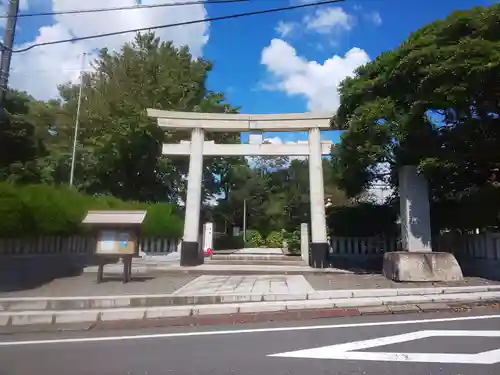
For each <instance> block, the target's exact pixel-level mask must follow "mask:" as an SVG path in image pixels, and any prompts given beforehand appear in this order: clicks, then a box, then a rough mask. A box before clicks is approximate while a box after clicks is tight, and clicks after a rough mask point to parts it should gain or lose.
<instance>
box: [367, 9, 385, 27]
mask: <svg viewBox="0 0 500 375" xmlns="http://www.w3.org/2000/svg"><path fill="white" fill-rule="evenodd" d="M366 17H367V18H368V19H369V20H370V21H372V22H373V23H374V24H375V25H376V26H380V25H382V17H381V16H380V13H379V12H377V11H373V12H370V13H368V14H367V15H366Z"/></svg>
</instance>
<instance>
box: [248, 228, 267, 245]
mask: <svg viewBox="0 0 500 375" xmlns="http://www.w3.org/2000/svg"><path fill="white" fill-rule="evenodd" d="M264 245H265V241H264V239H263V238H262V236H261V235H260V233H259V232H258V231H256V230H252V229H251V230H247V233H246V244H245V247H261V246H264Z"/></svg>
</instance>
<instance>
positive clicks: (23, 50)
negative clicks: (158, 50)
mask: <svg viewBox="0 0 500 375" xmlns="http://www.w3.org/2000/svg"><path fill="white" fill-rule="evenodd" d="M344 1H345V0H327V1H318V2H314V3H307V4H300V5H289V6H286V7H281V8H271V9H264V10H257V11H253V12H245V13H235V14H229V15H226V16H219V17H212V18H204V19H198V20H193V21H185V22H177V23H171V24H166V25H158V26H150V27H141V28H138V29H128V30H122V31H114V32H110V33H105V34H96V35H89V36H82V37H77V38H70V39H61V40H55V41H52V42H42V43H35V44H32V45H31V46H29V47H26V48H21V49H17V50H11V52H12V53H21V52H26V51H29V50H32V49H33V48H36V47H42V46H50V45H54V44H62V43H72V42H78V41H82V40H89V39H97V38H106V37H110V36H116V35H122V34H129V33H138V32H141V31H150V30H158V29H167V28H171V27H177V26H185V25H193V24H197V23H205V22H214V21H222V20H228V19H233V18H241V17H248V16H255V15H258V14H267V13H275V12H283V11H287V10H293V9H300V8H310V7H316V6H320V5H327V4H333V3H340V2H344ZM4 48H7V47H6V46H4Z"/></svg>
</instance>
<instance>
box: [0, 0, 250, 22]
mask: <svg viewBox="0 0 500 375" xmlns="http://www.w3.org/2000/svg"><path fill="white" fill-rule="evenodd" d="M248 1H249V0H197V1H182V2H177V3H166V4H149V5H148V4H137V5H127V6H121V7H109V8H93V9H72V10H61V11H56V12H40V13H19V14H18V15H17V17H18V18H22V17H41V16H58V15H62V14H82V13H102V12H115V11H120V10H135V9H151V8H165V7H176V6H185V5H199V4H228V3H246V2H248ZM9 17H11V16H9V15H1V16H0V19H2V18H9Z"/></svg>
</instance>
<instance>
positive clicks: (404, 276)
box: [383, 166, 463, 282]
mask: <svg viewBox="0 0 500 375" xmlns="http://www.w3.org/2000/svg"><path fill="white" fill-rule="evenodd" d="M398 176H399V177H398V179H399V196H400V216H401V217H400V220H401V240H402V247H403V249H402V250H403V251H396V252H387V253H385V254H384V264H383V273H384V275H385V276H386V277H387V278H389V279H392V280H395V281H418V282H421V281H426V282H429V281H457V280H462V279H463V274H462V270H461V268H460V265H459V264H458V262H457V260H456V259H455V256H454V255H453V254H451V253H447V252H433V251H432V246H431V225H430V209H429V193H428V186H427V180H426V179H425V178H424V177H423V176H420V175H419V174H418V173H417V168H416V167H414V166H404V167H402V168H401V169H400V170H399V171H398Z"/></svg>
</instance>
